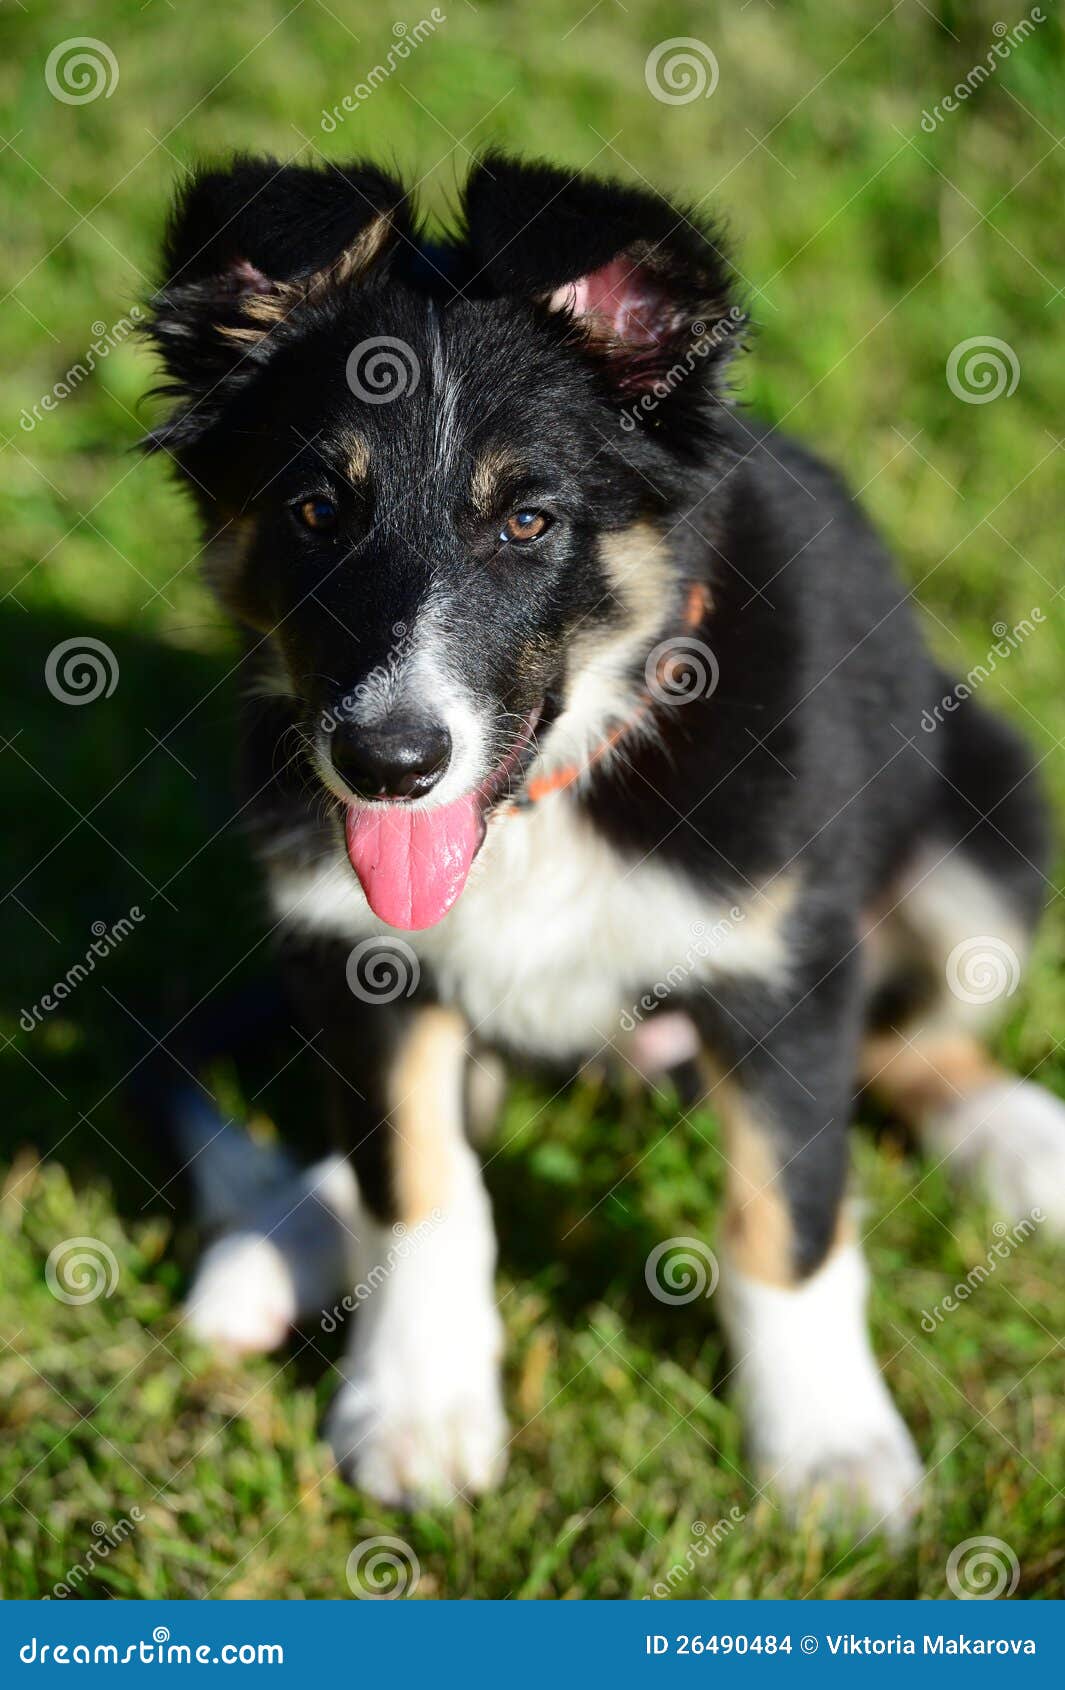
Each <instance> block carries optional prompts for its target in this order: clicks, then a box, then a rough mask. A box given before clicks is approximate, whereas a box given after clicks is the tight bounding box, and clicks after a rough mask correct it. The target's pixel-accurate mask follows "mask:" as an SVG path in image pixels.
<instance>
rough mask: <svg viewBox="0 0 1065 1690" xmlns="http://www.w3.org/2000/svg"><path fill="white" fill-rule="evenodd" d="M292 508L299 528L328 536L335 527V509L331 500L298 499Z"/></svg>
mask: <svg viewBox="0 0 1065 1690" xmlns="http://www.w3.org/2000/svg"><path fill="white" fill-rule="evenodd" d="M292 508H293V513H294V515H295V517H296V519H297V521H298V522H299V523H300V524H301V526H302V527H304V528H311V529H313V530H314V532H315V533H316V534H329V533H331V532H332V530H333V529H334V528H335V527H336V525H337V508H336V506H335V505H334V504H333V502H332V500H331V499H318V498H311V499H300V500H299V501H298V502H297V503H296V504H295V505H294V506H293V507H292Z"/></svg>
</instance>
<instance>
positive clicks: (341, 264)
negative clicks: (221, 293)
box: [219, 211, 396, 343]
mask: <svg viewBox="0 0 1065 1690" xmlns="http://www.w3.org/2000/svg"><path fill="white" fill-rule="evenodd" d="M395 233H396V229H395V224H394V223H393V221H392V214H391V212H388V211H382V212H381V213H379V215H378V216H376V217H375V218H374V219H373V221H372V222H370V223H367V225H366V227H365V229H363V230H362V232H361V233H360V234H359V235H358V236H357V237H356V239H355V240H354V241H352V243H351V245H350V246H347V247H345V248H344V251H343V252H342V253H340V255H339V257H337V258H334V259H333V261H332V263H331V264H327V265H325V266H324V267H323V268H322V269H321V270H316V271H315V272H314V274H313V275H310V276H303V277H301V278H299V279H298V280H296V281H294V282H277V283H276V284H275V285H274V286H272V287H271V289H270V292H269V293H251V294H249V295H248V296H247V298H246V299H244V300H242V302H241V311H242V313H243V315H244V317H245V318H246V319H248V321H247V323H245V324H243V325H241V326H240V327H238V328H224V327H223V328H220V330H219V332H220V333H221V334H223V335H225V337H226V338H227V340H235V341H239V342H245V343H248V342H253V341H257V340H262V339H264V337H265V336H266V335H268V334H269V333H270V331H271V329H273V328H274V327H275V325H276V324H277V323H280V322H283V321H284V319H285V318H286V317H288V316H289V315H290V313H291V312H293V311H295V310H297V309H298V308H299V307H300V306H303V305H312V304H314V302H315V301H316V300H319V299H321V298H322V297H323V296H324V295H325V294H327V293H329V292H330V291H331V290H332V289H333V288H338V287H344V286H345V285H346V284H348V283H350V282H354V281H357V280H358V279H359V277H360V276H363V275H364V274H365V273H366V271H367V270H369V269H370V268H371V267H372V265H374V264H375V263H376V262H377V261H378V259H379V258H380V257H381V255H382V253H383V252H384V251H385V249H386V247H388V246H389V245H390V244H391V242H392V239H393V236H394V235H395Z"/></svg>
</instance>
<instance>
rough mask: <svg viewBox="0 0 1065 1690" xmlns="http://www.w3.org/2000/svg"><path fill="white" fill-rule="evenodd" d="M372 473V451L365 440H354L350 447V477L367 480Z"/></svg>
mask: <svg viewBox="0 0 1065 1690" xmlns="http://www.w3.org/2000/svg"><path fill="white" fill-rule="evenodd" d="M369 474H370V451H369V447H368V446H367V444H366V442H365V440H352V441H351V442H350V444H349V447H348V477H349V479H350V480H351V481H353V482H359V481H365V480H366V479H367V478H368V476H369Z"/></svg>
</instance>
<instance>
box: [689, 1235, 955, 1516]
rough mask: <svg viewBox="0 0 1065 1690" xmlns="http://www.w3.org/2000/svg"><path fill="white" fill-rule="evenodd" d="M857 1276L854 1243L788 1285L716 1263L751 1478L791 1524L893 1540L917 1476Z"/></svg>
mask: <svg viewBox="0 0 1065 1690" xmlns="http://www.w3.org/2000/svg"><path fill="white" fill-rule="evenodd" d="M866 1280H867V1274H866V1269H865V1264H864V1262H863V1260H862V1257H861V1253H860V1251H859V1250H858V1249H857V1247H856V1246H855V1245H845V1246H843V1247H841V1248H840V1249H838V1250H836V1251H835V1252H834V1254H833V1255H832V1256H831V1257H830V1258H829V1260H828V1261H827V1262H826V1263H825V1265H824V1266H823V1267H821V1268H820V1269H818V1271H817V1272H816V1273H815V1274H813V1275H812V1276H811V1277H810V1279H808V1280H807V1281H805V1282H804V1283H803V1284H801V1285H798V1286H796V1287H795V1288H794V1289H785V1288H784V1287H781V1286H775V1285H767V1284H764V1283H762V1282H760V1281H756V1280H753V1279H751V1278H748V1277H747V1276H746V1275H744V1274H740V1273H738V1272H736V1271H735V1270H734V1269H732V1268H728V1267H726V1266H724V1265H723V1271H722V1278H721V1291H722V1310H723V1314H724V1319H725V1325H726V1327H727V1329H728V1333H729V1339H730V1342H731V1345H732V1349H733V1353H734V1354H735V1356H736V1364H735V1379H736V1387H737V1397H738V1399H739V1403H740V1407H741V1410H742V1413H743V1418H744V1429H745V1433H746V1439H747V1445H748V1449H749V1452H750V1456H751V1459H752V1462H753V1463H754V1466H755V1467H756V1469H757V1472H758V1475H759V1479H760V1481H761V1482H762V1483H763V1484H765V1485H766V1487H767V1488H768V1489H769V1490H770V1492H771V1493H775V1494H776V1495H777V1496H778V1497H780V1498H782V1499H783V1500H784V1501H785V1502H786V1504H787V1507H788V1512H789V1514H791V1515H792V1516H793V1517H794V1516H802V1515H805V1514H807V1513H809V1512H811V1511H816V1512H819V1513H820V1514H821V1515H822V1517H824V1518H826V1519H831V1520H832V1521H834V1522H836V1523H839V1524H842V1525H845V1526H847V1527H848V1528H849V1529H851V1530H854V1531H870V1530H880V1531H883V1532H885V1533H887V1534H888V1535H890V1536H898V1535H901V1534H902V1533H903V1532H904V1531H905V1530H906V1527H907V1524H908V1522H909V1520H910V1518H911V1517H912V1515H913V1514H914V1513H915V1512H916V1509H917V1506H918V1502H919V1491H920V1481H921V1473H922V1468H921V1462H920V1459H919V1457H918V1455H917V1451H916V1449H915V1447H914V1444H913V1440H912V1438H911V1437H910V1434H909V1432H908V1431H907V1429H906V1426H905V1423H904V1422H903V1420H902V1418H901V1416H900V1415H899V1413H898V1410H897V1409H896V1408H895V1405H894V1403H893V1402H892V1401H891V1397H890V1395H889V1393H888V1389H887V1386H886V1385H885V1384H884V1381H883V1379H882V1377H881V1374H880V1370H879V1368H878V1367H877V1364H876V1359H875V1357H874V1355H873V1352H872V1348H871V1346H870V1343H869V1338H868V1334H867V1331H866V1324H865V1288H866Z"/></svg>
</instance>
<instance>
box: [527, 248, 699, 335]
mask: <svg viewBox="0 0 1065 1690" xmlns="http://www.w3.org/2000/svg"><path fill="white" fill-rule="evenodd" d="M549 304H550V307H551V309H552V311H570V312H572V314H573V316H575V317H595V318H597V319H598V321H599V322H600V323H601V324H602V325H603V327H604V328H605V329H606V330H607V332H608V333H609V334H610V336H611V337H612V338H613V339H614V340H622V341H627V342H628V343H629V344H630V345H636V346H654V345H656V344H657V343H658V342H659V341H661V340H663V339H664V338H665V336H666V335H667V334H668V332H669V329H670V327H671V321H670V319H671V313H670V311H669V306H668V301H667V299H666V297H665V295H664V293H663V292H662V289H661V288H660V287H659V286H658V285H657V283H656V281H655V279H654V278H653V277H652V276H651V274H650V273H649V272H648V271H647V270H641V268H640V267H639V265H638V264H634V263H633V261H632V259H631V258H626V257H624V256H622V257H620V258H612V259H611V260H610V263H609V264H604V265H603V267H602V269H601V270H593V271H591V273H590V274H589V275H587V276H579V277H578V278H577V280H576V281H575V282H567V283H566V284H565V286H564V287H560V288H556V289H555V291H554V293H553V294H552V295H551V298H550V301H549Z"/></svg>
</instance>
